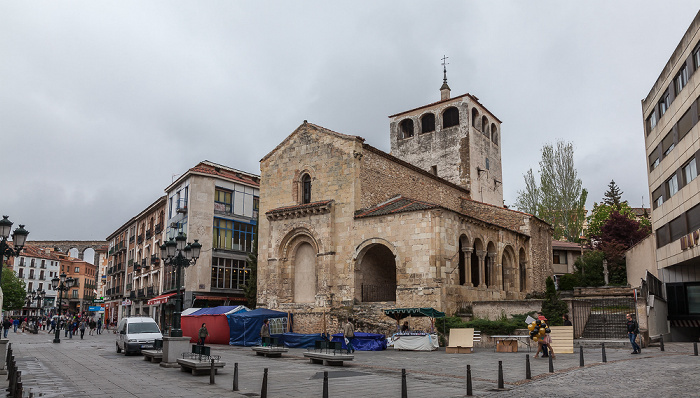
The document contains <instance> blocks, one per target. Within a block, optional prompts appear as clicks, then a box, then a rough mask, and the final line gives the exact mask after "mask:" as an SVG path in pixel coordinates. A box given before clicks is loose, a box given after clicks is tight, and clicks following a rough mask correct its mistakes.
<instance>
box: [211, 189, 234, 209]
mask: <svg viewBox="0 0 700 398" xmlns="http://www.w3.org/2000/svg"><path fill="white" fill-rule="evenodd" d="M232 197H233V193H232V192H231V191H224V190H223V189H218V188H217V189H216V191H215V192H214V210H215V211H221V212H224V213H232V208H233V202H232V201H231V198H232Z"/></svg>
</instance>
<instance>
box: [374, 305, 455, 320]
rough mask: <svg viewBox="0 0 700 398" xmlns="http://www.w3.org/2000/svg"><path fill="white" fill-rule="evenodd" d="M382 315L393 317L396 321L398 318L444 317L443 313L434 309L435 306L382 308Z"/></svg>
mask: <svg viewBox="0 0 700 398" xmlns="http://www.w3.org/2000/svg"><path fill="white" fill-rule="evenodd" d="M384 315H386V316H388V317H391V318H394V319H396V320H397V321H398V320H399V319H403V318H408V317H409V316H412V317H421V316H425V317H428V318H444V317H445V313H444V312H440V311H438V310H436V309H435V308H394V309H391V310H384Z"/></svg>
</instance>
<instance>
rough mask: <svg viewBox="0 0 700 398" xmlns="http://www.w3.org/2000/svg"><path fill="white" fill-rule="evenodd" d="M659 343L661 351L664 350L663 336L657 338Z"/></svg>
mask: <svg viewBox="0 0 700 398" xmlns="http://www.w3.org/2000/svg"><path fill="white" fill-rule="evenodd" d="M659 344H661V351H664V336H661V338H660V339H659Z"/></svg>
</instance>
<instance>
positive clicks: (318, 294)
mask: <svg viewBox="0 0 700 398" xmlns="http://www.w3.org/2000/svg"><path fill="white" fill-rule="evenodd" d="M440 92H441V99H440V101H438V102H434V103H432V104H429V105H424V106H421V107H418V108H415V109H412V110H409V111H405V112H402V113H398V114H396V115H393V116H390V137H391V154H388V153H386V152H383V151H381V150H379V149H377V148H374V147H372V146H371V145H368V144H366V143H365V140H364V139H363V138H361V137H358V136H352V135H346V134H341V133H338V132H335V131H331V130H329V129H326V128H324V127H321V126H318V125H315V124H312V123H308V122H306V121H304V123H303V124H302V125H300V126H299V127H298V128H297V129H296V130H295V131H294V132H292V134H290V135H289V136H288V137H287V138H286V139H285V140H284V141H282V143H280V144H279V145H278V146H277V147H276V148H274V149H273V150H272V152H270V153H269V154H267V155H266V156H265V157H264V158H263V159H262V160H261V161H260V170H261V185H260V210H261V214H263V215H264V217H261V218H260V222H259V241H258V245H259V249H258V303H259V305H261V306H265V307H267V308H270V309H277V310H281V311H289V312H291V313H294V319H295V326H294V328H295V329H294V330H295V331H296V332H300V333H311V332H322V331H335V330H337V329H336V325H337V322H338V318H340V317H342V316H343V314H348V313H351V314H354V316H355V317H356V318H359V319H358V320H359V321H360V322H362V323H363V324H364V325H370V324H375V325H376V328H375V330H380V329H381V327H382V323H383V322H385V324H384V326H386V325H390V324H391V322H392V321H391V319H389V318H386V317H384V318H385V319H382V318H383V316H382V315H381V314H382V310H383V309H387V308H403V307H433V308H435V309H437V310H440V311H444V312H446V313H447V314H448V315H450V314H453V313H455V312H456V311H457V310H459V309H460V308H461V307H464V306H468V305H471V304H472V303H474V302H478V301H502V300H522V299H524V298H525V297H526V295H527V294H528V293H532V292H542V291H544V290H545V287H544V281H545V278H546V276H547V275H549V274H551V271H550V270H549V267H550V265H549V260H550V255H551V252H552V250H551V227H550V226H549V225H548V224H547V223H545V222H543V221H542V220H540V219H538V218H536V217H534V216H532V215H529V214H525V213H522V212H518V211H513V210H509V209H506V208H504V207H503V185H502V178H501V173H502V172H501V146H500V144H501V138H502V137H501V121H500V120H499V119H498V118H497V117H496V116H494V115H493V114H492V113H491V112H490V111H489V110H488V109H486V107H484V106H483V105H482V104H481V103H480V102H479V101H478V98H476V97H475V96H473V95H470V94H464V95H461V96H457V97H453V98H451V97H450V88H449V86H447V83H446V80H445V81H444V83H443V85H442V88H441V90H440ZM363 318H364V319H363ZM331 326H332V327H331Z"/></svg>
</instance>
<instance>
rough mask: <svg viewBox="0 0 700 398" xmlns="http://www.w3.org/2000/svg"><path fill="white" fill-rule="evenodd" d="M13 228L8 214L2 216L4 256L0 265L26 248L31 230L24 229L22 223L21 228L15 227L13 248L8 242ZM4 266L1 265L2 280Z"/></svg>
mask: <svg viewBox="0 0 700 398" xmlns="http://www.w3.org/2000/svg"><path fill="white" fill-rule="evenodd" d="M11 229H12V221H10V220H8V219H7V216H2V220H0V239H1V240H0V256H2V263H3V264H0V265H3V266H4V263H5V261H6V260H7V259H9V258H10V257H16V256H19V253H20V252H21V251H22V248H24V244H25V243H27V235H29V231H27V230H26V229H24V225H22V224H20V226H19V228H17V229H15V232H14V233H13V234H12V243H13V244H14V248H11V247H10V245H9V244H8V243H7V238H9V237H10V230H11ZM2 268H3V267H0V282H2Z"/></svg>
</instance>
